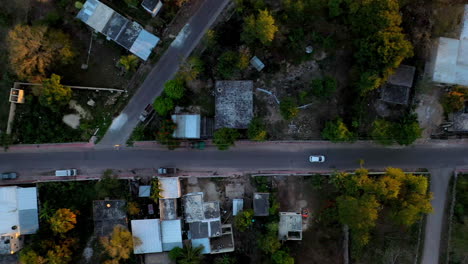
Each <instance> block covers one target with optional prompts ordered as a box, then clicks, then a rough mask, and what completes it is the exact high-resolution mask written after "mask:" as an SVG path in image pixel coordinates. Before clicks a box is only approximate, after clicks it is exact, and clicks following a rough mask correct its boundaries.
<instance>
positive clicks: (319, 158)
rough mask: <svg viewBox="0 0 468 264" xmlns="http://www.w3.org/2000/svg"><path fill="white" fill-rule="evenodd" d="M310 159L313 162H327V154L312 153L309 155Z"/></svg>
mask: <svg viewBox="0 0 468 264" xmlns="http://www.w3.org/2000/svg"><path fill="white" fill-rule="evenodd" d="M309 161H310V162H312V163H315V162H325V156H323V155H312V156H310V157H309Z"/></svg>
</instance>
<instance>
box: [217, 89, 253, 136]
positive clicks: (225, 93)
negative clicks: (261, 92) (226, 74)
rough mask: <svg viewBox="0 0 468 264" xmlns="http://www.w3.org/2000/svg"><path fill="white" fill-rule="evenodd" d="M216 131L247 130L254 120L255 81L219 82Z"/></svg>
mask: <svg viewBox="0 0 468 264" xmlns="http://www.w3.org/2000/svg"><path fill="white" fill-rule="evenodd" d="M215 97H216V98H215V104H216V107H215V108H216V109H215V129H220V128H224V127H227V128H236V129H247V128H248V126H249V124H250V121H251V120H252V118H253V81H217V82H216V91H215Z"/></svg>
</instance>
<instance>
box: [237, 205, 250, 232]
mask: <svg viewBox="0 0 468 264" xmlns="http://www.w3.org/2000/svg"><path fill="white" fill-rule="evenodd" d="M253 216H254V212H253V210H252V209H247V210H244V211H241V212H239V213H238V214H237V215H236V216H235V218H234V226H235V227H236V228H237V229H238V230H239V231H241V232H245V231H246V230H247V229H248V228H249V227H251V226H252V219H253Z"/></svg>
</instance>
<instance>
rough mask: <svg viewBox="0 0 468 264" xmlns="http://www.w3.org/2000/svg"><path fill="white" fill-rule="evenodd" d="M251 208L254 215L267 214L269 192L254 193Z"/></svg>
mask: <svg viewBox="0 0 468 264" xmlns="http://www.w3.org/2000/svg"><path fill="white" fill-rule="evenodd" d="M253 208H254V215H255V216H268V215H269V209H270V194H269V193H254V198H253Z"/></svg>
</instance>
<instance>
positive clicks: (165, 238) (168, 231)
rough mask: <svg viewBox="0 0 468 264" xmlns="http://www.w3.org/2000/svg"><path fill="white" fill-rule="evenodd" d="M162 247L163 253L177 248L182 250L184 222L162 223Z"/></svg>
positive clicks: (177, 220)
mask: <svg viewBox="0 0 468 264" xmlns="http://www.w3.org/2000/svg"><path fill="white" fill-rule="evenodd" d="M161 232H162V247H163V251H171V250H172V249H173V248H175V247H180V248H182V247H183V245H182V221H181V220H180V219H176V220H164V221H161Z"/></svg>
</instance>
